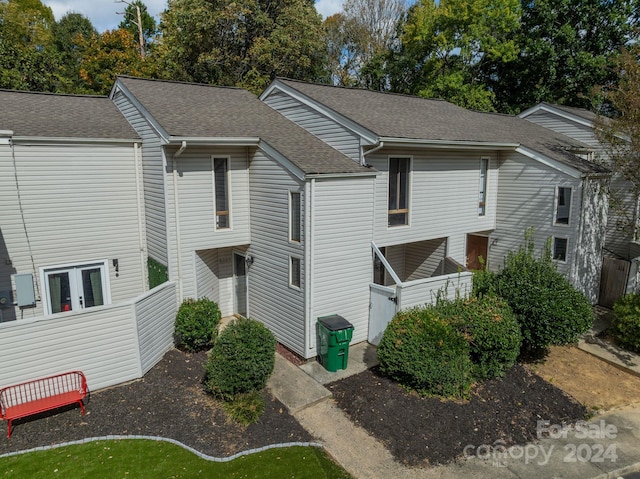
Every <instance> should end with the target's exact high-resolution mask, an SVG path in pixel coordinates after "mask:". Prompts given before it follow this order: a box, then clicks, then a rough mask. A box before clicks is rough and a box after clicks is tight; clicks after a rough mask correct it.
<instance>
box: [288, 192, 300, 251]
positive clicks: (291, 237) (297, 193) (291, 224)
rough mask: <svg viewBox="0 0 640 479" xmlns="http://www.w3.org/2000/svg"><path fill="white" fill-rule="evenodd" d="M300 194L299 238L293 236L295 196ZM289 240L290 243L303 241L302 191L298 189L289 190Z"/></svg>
mask: <svg viewBox="0 0 640 479" xmlns="http://www.w3.org/2000/svg"><path fill="white" fill-rule="evenodd" d="M294 195H298V198H299V201H298V207H299V210H298V219H299V221H298V239H295V238H294V237H293V230H294V228H293V217H294V215H293V196H294ZM289 242H290V243H296V244H297V243H301V242H302V192H301V191H298V190H290V191H289Z"/></svg>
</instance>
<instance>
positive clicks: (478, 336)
mask: <svg viewBox="0 0 640 479" xmlns="http://www.w3.org/2000/svg"><path fill="white" fill-rule="evenodd" d="M437 308H440V309H441V310H442V314H444V315H445V318H446V319H447V320H448V321H450V322H451V323H452V324H453V325H454V326H455V327H456V328H457V329H458V330H459V331H460V332H461V333H462V335H463V336H464V338H465V339H466V340H467V342H468V343H469V352H470V357H471V362H472V363H473V376H474V377H475V379H478V380H484V379H490V378H496V377H501V376H503V375H504V373H505V372H506V371H507V370H508V369H510V368H511V366H513V365H514V363H515V362H516V359H517V358H518V355H519V354H520V346H521V344H522V334H521V333H520V325H519V324H518V321H517V319H516V317H515V315H514V314H513V311H511V308H510V307H509V305H508V304H507V303H506V302H505V301H503V300H502V299H500V298H498V297H496V296H491V295H485V296H483V297H481V298H470V299H466V300H462V299H459V300H456V301H453V302H451V303H450V304H443V305H438V306H437Z"/></svg>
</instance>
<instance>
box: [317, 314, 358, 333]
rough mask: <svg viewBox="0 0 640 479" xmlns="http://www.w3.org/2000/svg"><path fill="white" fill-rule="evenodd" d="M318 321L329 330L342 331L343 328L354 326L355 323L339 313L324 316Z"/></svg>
mask: <svg viewBox="0 0 640 479" xmlns="http://www.w3.org/2000/svg"><path fill="white" fill-rule="evenodd" d="M318 321H319V322H320V323H322V325H323V326H324V327H325V328H327V329H328V330H329V331H340V330H342V329H349V328H353V324H351V323H350V322H349V321H347V320H346V319H344V318H343V317H342V316H338V315H337V314H334V315H331V316H322V317H320V318H318Z"/></svg>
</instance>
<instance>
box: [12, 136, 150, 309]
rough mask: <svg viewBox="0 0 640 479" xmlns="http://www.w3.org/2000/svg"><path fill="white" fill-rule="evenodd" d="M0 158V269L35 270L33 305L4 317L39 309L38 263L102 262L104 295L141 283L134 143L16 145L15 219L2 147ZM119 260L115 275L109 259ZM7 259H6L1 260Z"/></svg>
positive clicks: (127, 291)
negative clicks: (0, 256)
mask: <svg viewBox="0 0 640 479" xmlns="http://www.w3.org/2000/svg"><path fill="white" fill-rule="evenodd" d="M0 148H2V153H0V154H1V155H2V157H3V158H2V159H3V161H1V162H0V208H1V209H2V211H3V215H2V223H1V224H0V228H1V235H2V245H0V247H2V248H3V249H4V251H3V253H4V255H3V258H4V259H3V261H2V270H1V272H2V274H1V275H0V276H1V277H2V278H4V284H3V285H1V288H0V289H2V290H4V289H5V288H7V286H8V288H7V289H13V286H12V285H7V284H6V281H7V280H6V278H8V277H9V276H10V275H12V274H15V273H30V274H32V275H33V276H34V281H35V285H36V296H37V298H38V301H37V303H36V307H35V308H23V309H22V310H18V309H16V310H13V309H12V308H6V309H3V310H2V314H3V316H4V319H5V320H10V319H22V318H30V317H37V316H40V315H43V314H44V309H43V303H42V301H41V299H42V297H43V295H44V294H45V291H44V285H42V284H41V278H40V274H39V273H40V268H44V267H50V266H58V265H67V264H82V263H94V262H95V261H96V260H105V259H107V260H109V261H108V265H107V268H108V271H107V274H108V276H109V280H108V281H109V284H110V287H111V300H112V302H113V303H117V302H120V301H123V300H126V299H129V298H132V297H134V296H135V295H137V294H139V293H140V292H142V291H144V290H145V288H146V279H145V278H146V276H145V272H146V267H147V266H146V257H145V256H144V255H143V254H142V253H141V249H143V248H144V244H141V240H142V241H143V242H144V222H143V220H142V218H140V216H139V211H138V207H137V201H138V197H137V194H136V174H135V164H136V162H135V158H134V149H133V145H126V146H123V145H120V146H113V145H98V144H92V145H69V146H60V145H32V146H26V145H20V144H17V145H15V158H16V164H17V170H18V182H19V187H20V197H21V199H22V207H23V212H24V220H25V223H26V232H27V234H28V238H27V236H26V235H25V225H24V224H23V221H22V216H21V212H20V207H19V203H18V195H17V191H16V182H15V176H14V169H13V162H12V158H11V155H10V148H9V147H4V146H2V147H0ZM113 259H117V260H118V265H119V272H118V273H117V274H116V271H115V268H114V266H113V264H112V261H113ZM7 261H10V264H7Z"/></svg>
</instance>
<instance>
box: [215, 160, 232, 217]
mask: <svg viewBox="0 0 640 479" xmlns="http://www.w3.org/2000/svg"><path fill="white" fill-rule="evenodd" d="M213 188H214V193H215V208H216V228H219V229H224V228H229V227H230V222H229V159H228V158H214V159H213Z"/></svg>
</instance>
